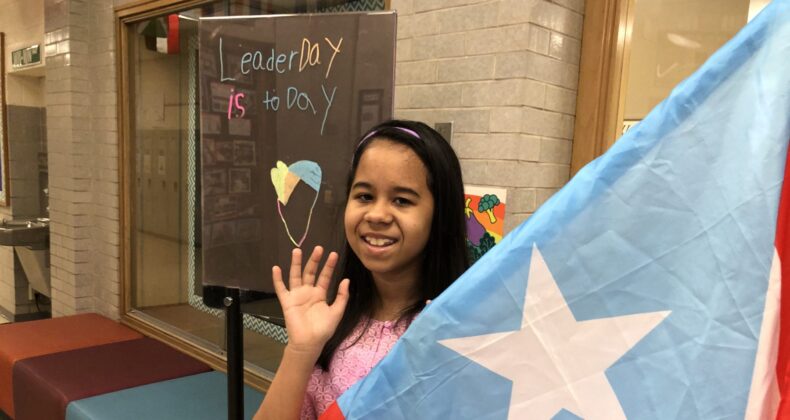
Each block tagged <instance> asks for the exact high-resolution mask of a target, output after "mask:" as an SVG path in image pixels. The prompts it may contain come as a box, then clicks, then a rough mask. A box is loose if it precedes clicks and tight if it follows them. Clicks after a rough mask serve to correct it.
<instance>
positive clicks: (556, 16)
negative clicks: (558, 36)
mask: <svg viewBox="0 0 790 420" xmlns="http://www.w3.org/2000/svg"><path fill="white" fill-rule="evenodd" d="M533 19H534V20H533V22H535V23H537V24H538V25H540V26H544V27H546V28H549V29H551V30H553V31H557V32H560V33H563V34H566V35H570V36H572V37H574V38H576V39H581V37H582V21H583V17H582V15H580V14H579V13H576V12H574V11H571V10H568V9H566V8H564V7H562V6H558V5H556V4H553V3H549V2H547V1H541V2H538V4H536V5H535V9H534V14H533Z"/></svg>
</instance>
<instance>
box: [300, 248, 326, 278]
mask: <svg viewBox="0 0 790 420" xmlns="http://www.w3.org/2000/svg"><path fill="white" fill-rule="evenodd" d="M323 254H324V248H321V247H320V246H316V247H315V248H313V253H312V254H310V258H309V259H308V260H307V265H305V267H304V274H302V284H308V285H310V286H313V285H314V284H315V274H316V273H317V272H318V265H319V264H320V263H321V257H322V256H323Z"/></svg>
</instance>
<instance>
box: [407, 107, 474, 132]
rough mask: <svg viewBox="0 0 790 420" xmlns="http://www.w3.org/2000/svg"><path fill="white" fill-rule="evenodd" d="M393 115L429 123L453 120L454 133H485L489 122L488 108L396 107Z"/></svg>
mask: <svg viewBox="0 0 790 420" xmlns="http://www.w3.org/2000/svg"><path fill="white" fill-rule="evenodd" d="M395 117H396V118H403V119H409V120H418V121H424V122H425V123H426V124H429V125H433V124H435V123H437V122H453V123H454V126H453V127H454V130H455V132H456V133H487V132H488V131H489V122H490V121H489V110H488V109H419V110H409V109H396V110H395Z"/></svg>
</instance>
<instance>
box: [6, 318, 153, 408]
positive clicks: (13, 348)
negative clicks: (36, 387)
mask: <svg viewBox="0 0 790 420" xmlns="http://www.w3.org/2000/svg"><path fill="white" fill-rule="evenodd" d="M141 337H142V334H140V333H138V332H136V331H134V330H132V329H131V328H127V327H125V326H123V325H121V324H119V323H117V322H115V321H111V320H109V319H107V318H105V317H103V316H101V315H97V314H80V315H74V316H67V317H62V318H52V319H43V320H40V321H29V322H19V323H13V324H3V325H0V409H2V410H3V411H5V412H6V414H8V415H9V416H11V417H15V416H14V398H13V395H12V392H13V387H12V385H11V373H12V370H13V367H14V364H16V362H18V361H20V360H23V359H27V358H31V357H36V356H42V355H45V354H52V353H57V352H61V351H66V350H74V349H79V348H83V347H90V346H96V345H99V344H108V343H115V342H118V341H123V340H133V339H139V338H141Z"/></svg>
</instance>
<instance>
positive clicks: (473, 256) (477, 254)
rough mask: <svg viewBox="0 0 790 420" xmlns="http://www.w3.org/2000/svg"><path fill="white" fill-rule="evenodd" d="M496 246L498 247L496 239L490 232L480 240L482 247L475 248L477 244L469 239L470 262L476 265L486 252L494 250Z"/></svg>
mask: <svg viewBox="0 0 790 420" xmlns="http://www.w3.org/2000/svg"><path fill="white" fill-rule="evenodd" d="M494 245H496V241H495V240H494V237H493V236H491V235H490V234H489V233H488V232H486V233H484V234H483V237H482V238H481V239H480V245H477V246H475V244H473V243H472V242H471V241H470V240H468V239H467V240H466V247H467V250H468V251H469V257H470V262H471V263H472V264H474V263H475V262H476V261H477V260H479V259H480V258H481V257H482V256H483V255H485V253H486V252H488V251H489V250H490V249H491V248H493V247H494Z"/></svg>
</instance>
